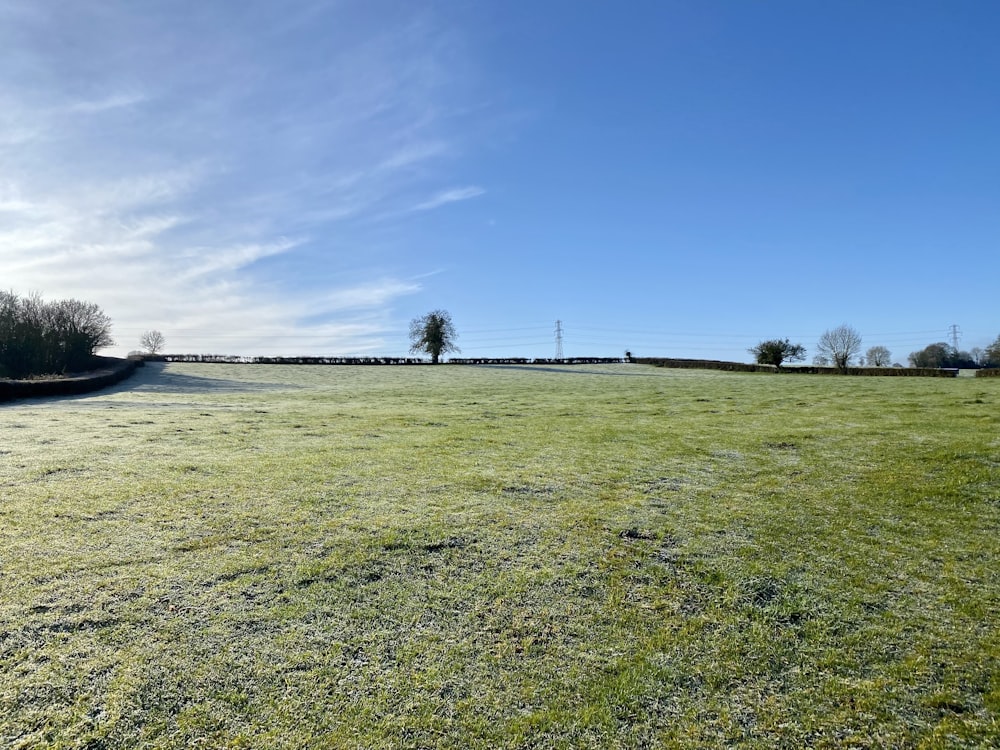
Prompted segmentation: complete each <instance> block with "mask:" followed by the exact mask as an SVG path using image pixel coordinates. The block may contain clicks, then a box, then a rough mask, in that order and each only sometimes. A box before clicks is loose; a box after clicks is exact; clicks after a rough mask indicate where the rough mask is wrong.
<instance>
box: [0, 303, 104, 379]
mask: <svg viewBox="0 0 1000 750" xmlns="http://www.w3.org/2000/svg"><path fill="white" fill-rule="evenodd" d="M113 343H114V341H113V340H112V338H111V319H110V318H108V316H107V315H105V314H104V312H103V311H102V310H101V308H100V307H98V306H97V305H95V304H94V303H92V302H81V301H80V300H75V299H68V300H60V301H57V302H45V301H44V300H43V299H42V298H41V296H40V295H39V294H37V293H36V294H31V295H29V296H28V297H23V298H22V297H18V296H17V295H16V294H14V293H13V292H3V293H0V373H3V374H4V375H5V376H7V377H12V378H23V377H27V376H29V375H47V374H53V373H60V372H73V371H79V370H84V369H87V368H88V367H89V366H90V364H91V359H92V358H93V356H94V354H95V353H96V352H97V350H98V349H100V348H102V347H105V346H110V345H111V344H113Z"/></svg>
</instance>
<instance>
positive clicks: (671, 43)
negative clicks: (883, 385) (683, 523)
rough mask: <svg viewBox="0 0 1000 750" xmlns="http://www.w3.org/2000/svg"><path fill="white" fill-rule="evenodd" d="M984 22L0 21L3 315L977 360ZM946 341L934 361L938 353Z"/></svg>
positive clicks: (324, 0)
mask: <svg viewBox="0 0 1000 750" xmlns="http://www.w3.org/2000/svg"><path fill="white" fill-rule="evenodd" d="M998 33H1000V3H996V2H995V1H994V0H950V1H948V2H945V1H944V0H935V1H933V2H931V1H929V0H876V1H873V0H838V2H827V1H825V0H824V1H822V2H821V1H819V0H760V1H755V0H625V1H623V2H610V1H606V0H535V1H532V2H526V1H525V2H521V1H520V0H429V1H423V2H422V1H421V0H397V1H396V2H389V1H388V0H286V1H284V2H280V3H279V2H273V0H238V1H237V0H143V2H141V3H140V2H134V1H133V0H94V1H93V2H87V3H80V2H76V1H75V0H0V288H3V289H7V290H11V291H14V292H15V293H18V294H22V295H27V294H29V293H34V292H37V293H40V294H41V295H42V296H43V297H44V298H46V299H63V298H77V299H82V300H85V301H88V302H94V303H96V304H98V305H99V306H100V307H101V308H102V309H103V310H104V311H105V312H106V313H107V314H108V315H109V316H110V317H111V319H112V321H113V330H112V335H113V337H114V338H115V341H116V345H115V346H114V347H112V348H111V349H108V350H107V351H106V353H110V354H118V355H123V354H125V353H127V352H128V351H131V350H137V349H139V348H140V345H139V338H140V335H141V334H142V332H143V331H146V330H151V329H155V330H158V331H161V332H162V333H163V335H164V337H165V338H166V350H167V351H168V352H172V353H203V354H209V353H212V354H247V355H289V356H292V355H307V354H311V355H361V356H369V355H371V356H378V355H381V356H404V355H406V354H407V352H408V349H409V340H408V330H409V322H410V320H411V319H413V318H415V317H418V316H421V315H423V314H425V313H427V312H429V311H431V310H436V309H444V310H447V311H448V312H449V313H450V314H451V317H452V319H453V321H454V324H455V327H456V329H457V331H458V334H459V339H458V341H457V343H458V345H459V346H460V347H461V350H462V352H461V354H462V356H466V357H511V356H522V357H552V356H555V354H556V345H557V342H556V327H557V321H558V322H559V327H560V329H561V330H562V348H563V353H564V355H565V356H568V357H584V356H600V357H617V356H621V355H622V354H623V353H624V352H625V350H630V351H631V352H632V353H633V354H634V355H636V356H650V357H695V358H705V359H724V360H734V361H750V360H751V355H750V354H749V353H748V352H747V349H748V348H749V347H752V346H754V345H755V344H756V343H758V342H759V341H762V340H766V339H773V338H790V339H791V340H792V342H793V343H801V344H803V345H804V346H805V347H806V350H807V352H808V356H809V358H811V357H812V355H813V354H815V351H816V350H815V347H816V342H817V340H818V339H819V337H820V335H821V334H822V333H823V332H824V331H825V330H827V329H831V328H834V327H837V326H839V325H841V324H848V325H850V326H852V327H854V328H855V329H857V330H858V331H859V332H860V333H861V335H862V337H863V348H867V347H869V346H876V345H880V346H886V347H887V348H889V349H890V351H891V352H892V358H893V360H894V361H898V362H903V363H905V362H906V356H907V354H909V353H910V352H912V351H916V350H918V349H922V348H923V347H924V346H926V345H928V344H931V343H934V342H937V341H951V340H952V335H953V333H955V334H957V335H958V337H959V338H958V341H959V347H960V348H961V349H965V350H968V349H971V348H973V347H977V346H978V347H985V346H986V345H988V344H990V343H991V342H992V341H994V340H995V339H996V338H997V337H998V335H1000V315H998V313H997V312H996V311H997V306H996V299H997V293H996V286H997V280H998V278H1000V138H998V134H1000V45H998V44H997V43H996V39H997V34H998ZM953 326H955V328H952V327H953Z"/></svg>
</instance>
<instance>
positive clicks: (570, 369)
mask: <svg viewBox="0 0 1000 750" xmlns="http://www.w3.org/2000/svg"><path fill="white" fill-rule="evenodd" d="M473 366H474V367H488V368H489V369H491V370H528V371H530V372H547V373H550V374H560V375H561V374H568V373H572V374H573V375H611V376H613V377H622V376H626V375H627V376H628V377H636V376H644V377H655V376H656V375H657V374H658V373H656V372H642V371H639V370H624V369H623V370H620V371H619V370H584V369H583V368H581V367H580V366H579V365H473Z"/></svg>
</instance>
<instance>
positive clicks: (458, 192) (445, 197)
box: [411, 185, 486, 211]
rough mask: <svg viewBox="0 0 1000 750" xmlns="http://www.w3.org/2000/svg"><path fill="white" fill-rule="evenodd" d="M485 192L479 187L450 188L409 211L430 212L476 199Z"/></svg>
mask: <svg viewBox="0 0 1000 750" xmlns="http://www.w3.org/2000/svg"><path fill="white" fill-rule="evenodd" d="M485 192H486V191H485V190H483V189H482V188H480V187H475V186H474V185H473V186H469V187H460V188H452V189H451V190H444V191H442V192H440V193H437V194H436V195H434V196H433V197H432V198H430V199H429V200H426V201H424V202H423V203H418V204H417V205H415V206H414V207H413V208H412V209H411V210H413V211H430V210H432V209H435V208H439V207H441V206H445V205H447V204H449V203H457V202H459V201H467V200H469V199H470V198H476V197H478V196H480V195H482V194H483V193H485Z"/></svg>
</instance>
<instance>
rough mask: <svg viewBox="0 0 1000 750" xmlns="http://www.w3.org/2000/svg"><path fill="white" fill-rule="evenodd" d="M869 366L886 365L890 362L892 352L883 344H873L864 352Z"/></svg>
mask: <svg viewBox="0 0 1000 750" xmlns="http://www.w3.org/2000/svg"><path fill="white" fill-rule="evenodd" d="M865 359H867V360H868V366H869V367H888V366H889V365H890V364H891V363H892V352H890V351H889V350H888V349H886V348H885V347H884V346H873V347H871V348H870V349H869V350H868V351H867V352H865Z"/></svg>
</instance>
